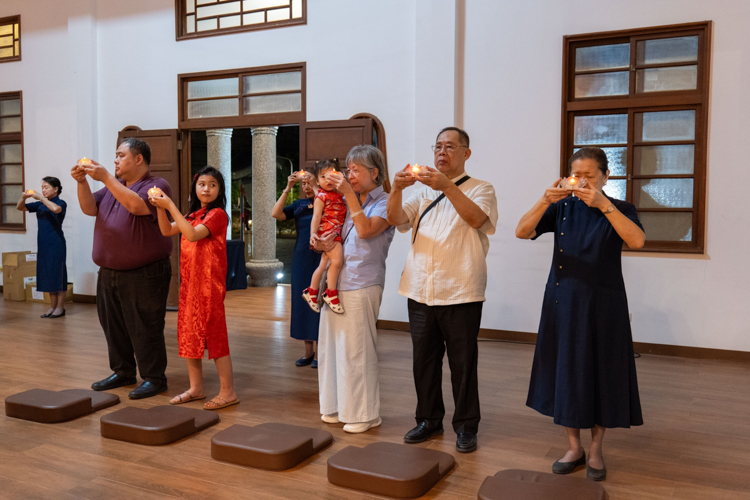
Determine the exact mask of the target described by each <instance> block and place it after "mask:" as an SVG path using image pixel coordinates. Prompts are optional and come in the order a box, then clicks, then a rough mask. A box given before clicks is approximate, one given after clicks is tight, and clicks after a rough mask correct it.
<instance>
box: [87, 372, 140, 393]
mask: <svg viewBox="0 0 750 500" xmlns="http://www.w3.org/2000/svg"><path fill="white" fill-rule="evenodd" d="M136 382H138V381H137V380H136V379H135V377H123V376H122V375H119V374H117V373H113V374H112V375H110V376H109V377H107V378H105V379H104V380H100V381H99V382H94V383H93V384H91V388H92V389H93V390H95V391H108V390H110V389H117V388H118V387H122V386H123V385H135V383H136Z"/></svg>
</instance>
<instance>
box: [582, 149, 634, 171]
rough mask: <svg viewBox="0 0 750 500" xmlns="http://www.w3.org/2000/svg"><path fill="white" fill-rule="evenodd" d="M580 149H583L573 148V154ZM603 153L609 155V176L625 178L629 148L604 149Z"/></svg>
mask: <svg viewBox="0 0 750 500" xmlns="http://www.w3.org/2000/svg"><path fill="white" fill-rule="evenodd" d="M579 149H581V148H573V152H574V153H575V152H576V151H578V150H579ZM602 151H604V153H605V154H606V155H607V163H608V164H609V175H612V176H620V175H622V176H624V175H625V174H626V173H627V168H628V167H627V165H628V148H602Z"/></svg>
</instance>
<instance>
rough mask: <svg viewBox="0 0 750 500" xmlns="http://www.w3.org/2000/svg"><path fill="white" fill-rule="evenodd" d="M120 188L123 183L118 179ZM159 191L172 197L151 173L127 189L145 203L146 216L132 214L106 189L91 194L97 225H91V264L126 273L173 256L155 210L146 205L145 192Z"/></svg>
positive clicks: (169, 189) (159, 180) (168, 190)
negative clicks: (92, 195)
mask: <svg viewBox="0 0 750 500" xmlns="http://www.w3.org/2000/svg"><path fill="white" fill-rule="evenodd" d="M120 183H122V184H123V185H124V184H125V181H123V180H120ZM154 186H156V187H158V188H161V190H162V191H164V194H166V195H167V196H169V197H170V198H171V197H172V190H171V188H170V187H169V184H168V183H167V181H165V180H164V179H162V178H160V177H154V176H153V175H151V172H147V173H146V175H144V176H143V177H141V179H140V180H138V181H137V182H135V183H133V184H132V185H130V186H128V189H130V190H131V191H134V192H136V193H137V194H138V196H140V197H141V198H142V199H143V201H145V202H146V206H147V207H148V208H149V210H150V212H151V213H150V214H148V215H133V214H131V213H130V212H128V210H127V209H126V208H125V207H123V206H122V205H121V204H120V202H118V201H117V200H116V199H115V197H114V196H113V195H112V193H111V192H110V191H109V189H108V188H106V187H105V188H102V189H100V190H99V191H97V192H96V193H94V199H95V200H96V207H97V209H98V211H97V213H96V224H95V225H94V250H93V253H92V257H93V259H94V263H96V265H98V266H100V267H108V268H110V269H117V270H118V271H126V270H129V269H137V268H139V267H143V266H146V265H148V264H152V263H154V262H157V261H159V260H162V259H166V258H168V257H169V256H170V255H171V253H172V238H169V237H165V236H162V234H161V231H160V230H159V222H158V219H157V218H156V207H155V206H153V205H152V204H151V203H149V202H148V190H149V189H150V188H152V187H154Z"/></svg>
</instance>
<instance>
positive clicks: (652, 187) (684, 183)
mask: <svg viewBox="0 0 750 500" xmlns="http://www.w3.org/2000/svg"><path fill="white" fill-rule="evenodd" d="M633 204H634V205H635V206H636V208H693V179H636V180H634V181H633Z"/></svg>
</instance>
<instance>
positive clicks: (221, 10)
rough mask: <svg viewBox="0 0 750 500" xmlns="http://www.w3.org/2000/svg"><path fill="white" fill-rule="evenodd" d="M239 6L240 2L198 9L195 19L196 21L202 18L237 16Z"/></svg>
mask: <svg viewBox="0 0 750 500" xmlns="http://www.w3.org/2000/svg"><path fill="white" fill-rule="evenodd" d="M240 6H241V4H240V2H226V3H220V4H217V5H207V6H205V7H198V13H197V17H198V19H202V18H204V17H210V16H220V15H222V14H235V13H237V14H239V13H240Z"/></svg>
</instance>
